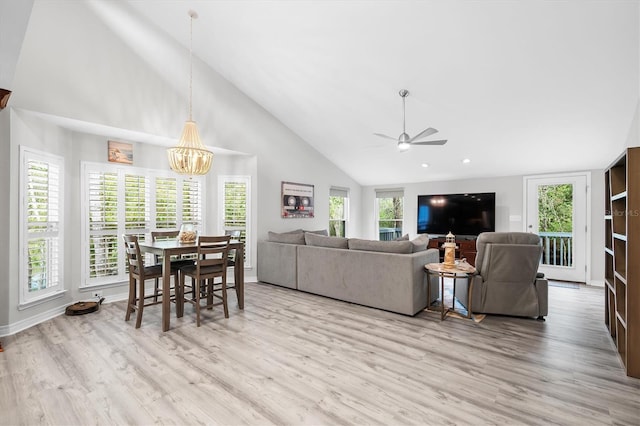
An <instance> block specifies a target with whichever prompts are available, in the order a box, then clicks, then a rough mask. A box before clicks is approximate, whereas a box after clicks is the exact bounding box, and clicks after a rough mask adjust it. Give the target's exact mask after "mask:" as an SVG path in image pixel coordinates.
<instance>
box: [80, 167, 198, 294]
mask: <svg viewBox="0 0 640 426" xmlns="http://www.w3.org/2000/svg"><path fill="white" fill-rule="evenodd" d="M82 176H83V180H82V184H83V188H82V193H83V194H84V195H83V196H84V199H83V211H84V212H85V213H84V214H83V224H82V229H83V232H84V235H83V239H82V240H83V241H86V242H87V243H85V246H84V247H83V256H82V258H83V271H84V272H83V283H82V286H83V287H86V286H92V285H100V284H105V283H111V282H118V281H122V280H125V279H126V276H125V275H126V273H127V271H126V258H125V253H124V249H123V243H122V234H125V233H126V234H134V235H138V236H139V237H141V238H144V237H145V235H146V234H147V233H148V232H150V231H151V230H153V229H177V228H179V226H180V225H181V224H182V223H192V224H194V225H196V229H198V230H200V231H202V227H203V223H202V202H203V201H202V197H203V190H202V185H203V181H202V180H201V179H196V178H194V179H189V178H183V177H175V176H172V175H171V172H165V171H155V170H145V169H136V168H133V167H129V166H127V167H123V166H115V165H110V164H94V163H83V165H82ZM149 260H151V256H149Z"/></svg>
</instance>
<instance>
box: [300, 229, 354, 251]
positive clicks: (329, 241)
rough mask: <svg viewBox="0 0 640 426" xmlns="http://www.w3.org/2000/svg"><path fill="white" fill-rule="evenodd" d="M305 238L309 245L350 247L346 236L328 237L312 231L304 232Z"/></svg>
mask: <svg viewBox="0 0 640 426" xmlns="http://www.w3.org/2000/svg"><path fill="white" fill-rule="evenodd" d="M304 240H305V242H306V243H307V245H308V246H316V247H329V248H340V249H346V248H349V244H348V241H349V240H347V239H346V238H342V237H326V236H324V235H318V234H314V233H311V232H307V233H305V234H304Z"/></svg>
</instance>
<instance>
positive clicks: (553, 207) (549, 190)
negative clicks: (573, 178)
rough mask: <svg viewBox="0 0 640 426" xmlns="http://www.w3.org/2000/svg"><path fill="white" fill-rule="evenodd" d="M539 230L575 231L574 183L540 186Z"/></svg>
mask: <svg viewBox="0 0 640 426" xmlns="http://www.w3.org/2000/svg"><path fill="white" fill-rule="evenodd" d="M538 231H539V232H572V231H573V185H571V184H562V185H540V186H539V187H538Z"/></svg>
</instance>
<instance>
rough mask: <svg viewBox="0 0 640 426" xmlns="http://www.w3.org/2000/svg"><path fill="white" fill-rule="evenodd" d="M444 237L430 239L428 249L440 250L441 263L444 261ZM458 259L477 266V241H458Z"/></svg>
mask: <svg viewBox="0 0 640 426" xmlns="http://www.w3.org/2000/svg"><path fill="white" fill-rule="evenodd" d="M444 243H445V238H444V237H437V238H430V239H429V245H428V248H437V249H438V250H440V262H443V261H444V248H442V245H443V244H444ZM456 246H457V248H456V259H462V258H465V259H467V263H469V264H470V265H471V266H475V263H476V253H477V252H476V240H475V239H470V240H456Z"/></svg>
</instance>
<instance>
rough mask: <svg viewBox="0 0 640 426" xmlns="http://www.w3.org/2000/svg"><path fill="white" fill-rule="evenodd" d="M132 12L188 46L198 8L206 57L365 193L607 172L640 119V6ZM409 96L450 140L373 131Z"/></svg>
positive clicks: (206, 4)
mask: <svg viewBox="0 0 640 426" xmlns="http://www.w3.org/2000/svg"><path fill="white" fill-rule="evenodd" d="M10 1H13V0H10ZM16 1H17V0H16ZM126 3H127V5H126V8H127V9H128V10H129V12H130V13H131V14H139V15H140V16H142V17H144V19H146V20H147V21H148V23H149V24H151V25H156V26H157V27H159V28H162V29H163V30H164V31H166V32H167V33H168V34H169V35H170V36H171V37H174V38H175V39H177V40H178V41H179V42H180V43H181V44H183V45H184V46H185V47H188V45H189V17H188V14H187V12H188V10H189V9H194V10H195V11H197V12H198V14H199V18H198V19H197V20H196V21H195V22H194V29H193V43H194V55H196V56H197V57H199V58H200V59H201V60H203V61H205V62H206V63H208V65H209V66H210V67H211V68H212V69H214V70H215V71H217V72H218V73H220V74H221V75H222V76H224V77H225V78H226V79H228V80H229V81H230V82H231V83H233V84H234V85H235V86H236V87H238V88H239V89H240V90H241V91H243V92H244V93H245V94H247V95H248V96H249V97H250V98H252V99H253V100H255V101H256V102H257V103H259V104H260V105H261V106H262V107H264V108H265V109H266V110H267V111H269V112H270V113H271V114H273V115H274V116H275V117H276V118H277V119H279V120H280V121H281V122H282V123H284V124H285V125H286V126H287V127H289V128H290V129H291V130H292V131H294V132H295V133H297V134H298V135H299V136H300V137H301V138H302V139H303V140H305V141H307V142H308V143H309V144H311V145H312V146H314V147H315V148H316V149H317V150H318V151H319V152H320V153H322V154H323V155H325V156H326V157H327V158H329V159H330V160H331V161H333V162H334V163H335V164H336V165H338V166H339V167H340V168H341V169H343V170H344V171H346V172H347V173H348V174H349V175H351V176H352V177H353V178H354V179H356V180H357V181H358V182H360V183H361V184H364V185H372V184H381V183H402V182H420V181H431V180H445V179H458V178H472V177H486V176H501V175H517V174H532V173H547V172H558V171H571V170H584V169H597V168H603V167H605V166H606V165H607V164H608V162H609V161H611V160H612V159H613V157H614V156H615V153H617V152H618V151H619V150H620V149H622V147H624V146H625V144H626V143H627V139H628V135H629V133H630V131H631V129H632V126H633V125H634V124H633V118H634V114H635V111H636V106H637V103H638V94H639V76H640V72H639V65H638V61H639V59H638V58H639V51H640V45H639V40H640V37H639V34H638V21H639V8H638V2H636V1H605V0H602V1H577V0H576V1H562V2H551V1H511V2H507V1H454V0H453V1H452V0H446V1H445V0H442V1H296V2H294V1H250V0H247V1H235V0H233V1H220V0H218V1H179V0H163V1H157V0H129V1H127V2H126ZM123 25H125V23H124V22H123ZM3 60H4V53H3ZM400 89H407V90H409V92H410V95H409V97H408V98H407V104H406V108H407V109H406V128H407V133H409V134H410V135H414V134H416V133H418V132H420V131H421V130H423V129H425V128H427V127H434V128H436V129H438V130H439V133H437V134H435V135H433V136H431V137H430V138H427V139H448V143H447V144H446V145H444V146H419V147H412V148H411V149H410V150H409V152H405V153H401V152H399V151H398V149H397V148H396V146H395V143H394V141H392V140H385V139H382V138H378V137H376V136H374V135H373V133H376V132H378V133H384V134H387V135H391V136H394V137H397V136H398V135H400V133H401V132H402V124H403V123H402V102H401V98H400V97H399V95H398V91H399V90H400ZM245 125H246V126H251V123H250V122H247V123H246V124H245ZM465 158H468V159H470V160H471V161H470V162H469V163H467V164H463V163H462V160H463V159H465ZM423 163H424V164H428V167H422V164H423Z"/></svg>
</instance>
